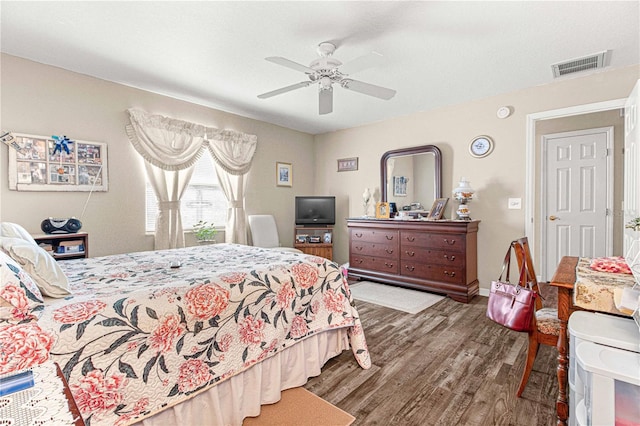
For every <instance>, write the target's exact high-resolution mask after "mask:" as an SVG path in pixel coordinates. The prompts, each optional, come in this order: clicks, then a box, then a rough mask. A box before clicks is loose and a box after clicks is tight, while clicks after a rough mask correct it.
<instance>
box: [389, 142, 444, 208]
mask: <svg viewBox="0 0 640 426" xmlns="http://www.w3.org/2000/svg"><path fill="white" fill-rule="evenodd" d="M441 167H442V156H441V153H440V150H439V149H438V147H436V146H435V145H425V146H420V147H413V148H405V149H398V150H393V151H388V152H386V153H385V154H384V155H383V156H382V159H381V163H380V172H381V180H382V182H381V188H382V194H381V195H382V200H383V201H387V202H389V203H395V204H396V208H397V210H398V211H402V210H405V211H407V210H410V211H413V212H426V211H428V210H429V209H430V208H431V206H432V205H433V202H434V201H435V199H436V198H440V197H441V193H442V187H441V180H442V179H441Z"/></svg>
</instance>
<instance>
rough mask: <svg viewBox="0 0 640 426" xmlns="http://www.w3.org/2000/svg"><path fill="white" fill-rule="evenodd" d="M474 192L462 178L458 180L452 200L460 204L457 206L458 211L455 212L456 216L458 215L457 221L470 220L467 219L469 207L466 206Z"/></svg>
mask: <svg viewBox="0 0 640 426" xmlns="http://www.w3.org/2000/svg"><path fill="white" fill-rule="evenodd" d="M474 193H475V191H474V190H473V188H471V185H469V181H468V180H467V179H466V178H464V177H462V178H460V182H458V187H457V188H456V189H454V190H453V198H455V199H456V201H458V202H459V203H460V204H459V205H458V210H456V214H457V215H458V219H460V220H471V218H470V217H469V207H467V204H468V203H469V201H471V200H472V199H473V194H474Z"/></svg>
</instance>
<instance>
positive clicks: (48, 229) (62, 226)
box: [40, 217, 82, 234]
mask: <svg viewBox="0 0 640 426" xmlns="http://www.w3.org/2000/svg"><path fill="white" fill-rule="evenodd" d="M80 228H82V222H80V221H79V220H78V219H76V218H75V217H72V218H69V219H54V218H52V217H50V218H48V219H45V220H43V221H42V223H41V224H40V229H42V231H43V232H45V233H47V234H74V233H76V232H78V231H79V230H80Z"/></svg>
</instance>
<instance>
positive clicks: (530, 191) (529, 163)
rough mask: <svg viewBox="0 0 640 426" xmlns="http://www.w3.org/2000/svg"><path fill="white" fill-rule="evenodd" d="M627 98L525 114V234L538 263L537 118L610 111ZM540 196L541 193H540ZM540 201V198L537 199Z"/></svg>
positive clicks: (539, 228) (541, 219)
mask: <svg viewBox="0 0 640 426" xmlns="http://www.w3.org/2000/svg"><path fill="white" fill-rule="evenodd" d="M626 100H627V98H621V99H613V100H610V101H604V102H596V103H591V104H584V105H576V106H572V107H567V108H559V109H554V110H549V111H541V112H536V113H533V114H527V123H526V143H527V145H526V173H525V218H524V219H525V226H524V227H525V235H526V236H527V238H528V240H529V245H530V246H531V248H532V251H533V253H534V258H536V259H538V263H540V261H539V259H540V253H539V250H540V248H539V247H541V246H542V244H538V242H537V241H536V230H541V229H542V221H543V218H542V217H540V215H539V217H538V219H537V220H536V217H535V208H534V207H535V206H536V205H538V204H536V199H535V194H536V187H537V185H540V182H541V179H540V178H541V176H538V175H537V174H536V162H535V161H536V156H535V153H536V148H538V147H539V144H537V143H536V122H538V121H539V120H540V121H541V120H551V119H555V118H563V117H571V116H574V115H582V114H590V113H593V112H601V111H610V110H612V109H620V108H624V105H625V102H626ZM541 197H542V195H541ZM537 201H538V202H540V200H537ZM540 238H541V239H544V238H545V236H544V235H542V234H540Z"/></svg>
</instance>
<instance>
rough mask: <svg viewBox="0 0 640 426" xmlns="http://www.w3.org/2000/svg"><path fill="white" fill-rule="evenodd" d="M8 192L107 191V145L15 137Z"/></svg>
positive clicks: (23, 135)
mask: <svg viewBox="0 0 640 426" xmlns="http://www.w3.org/2000/svg"><path fill="white" fill-rule="evenodd" d="M13 136H14V138H15V145H13V148H15V149H12V148H10V149H9V189H12V190H16V191H92V190H93V191H108V188H109V182H108V177H107V170H108V167H107V144H106V143H103V142H88V141H81V140H72V139H68V138H66V137H64V139H63V138H60V137H57V136H56V137H48V136H37V135H28V134H19V133H14V134H13Z"/></svg>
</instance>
